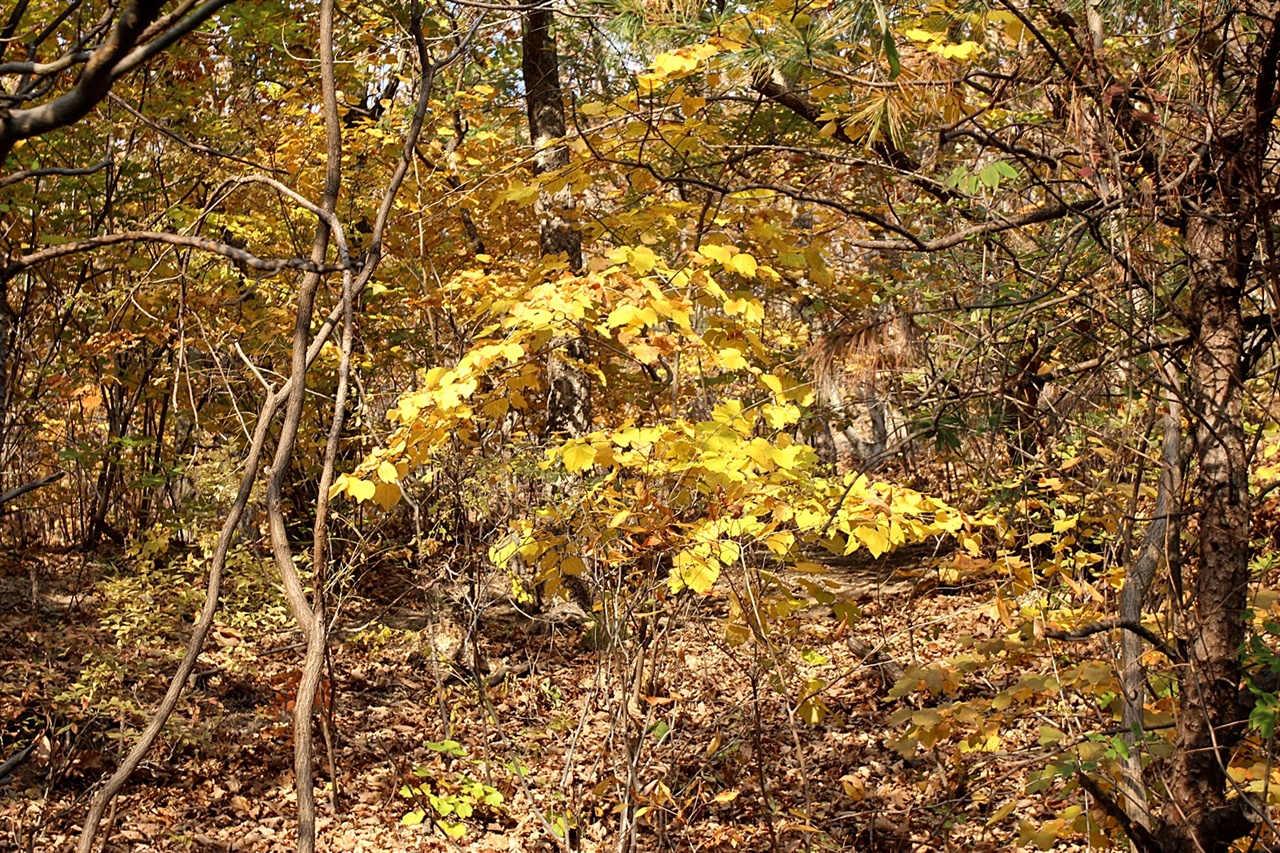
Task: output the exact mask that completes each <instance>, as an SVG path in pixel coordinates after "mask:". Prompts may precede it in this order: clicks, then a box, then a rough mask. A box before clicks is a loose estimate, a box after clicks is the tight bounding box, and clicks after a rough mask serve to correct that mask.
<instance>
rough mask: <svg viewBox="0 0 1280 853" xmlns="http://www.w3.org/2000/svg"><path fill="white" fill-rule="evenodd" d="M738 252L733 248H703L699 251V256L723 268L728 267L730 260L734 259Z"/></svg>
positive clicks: (712, 246)
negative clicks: (735, 253)
mask: <svg viewBox="0 0 1280 853" xmlns="http://www.w3.org/2000/svg"><path fill="white" fill-rule="evenodd" d="M736 251H737V250H736V249H734V248H733V247H731V246H714V245H711V246H702V247H701V248H699V249H698V252H699V254H701V255H702V257H704V258H707V259H708V260H712V261H715V262H716V263H718V264H720V265H721V266H726V267H727V266H728V265H729V259H730V258H731V257H733V253H734V252H736Z"/></svg>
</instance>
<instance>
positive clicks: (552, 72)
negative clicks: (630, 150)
mask: <svg viewBox="0 0 1280 853" xmlns="http://www.w3.org/2000/svg"><path fill="white" fill-rule="evenodd" d="M554 22H555V13H554V12H552V10H551V7H550V5H549V2H548V0H539V2H538V3H537V4H536V5H534V6H533V7H532V8H530V9H529V10H528V11H527V12H526V13H525V16H524V21H523V30H522V47H523V51H524V53H523V57H522V59H521V66H520V67H521V72H522V74H523V77H524V89H525V101H526V106H527V107H528V112H529V139H530V141H531V142H532V143H533V173H534V174H535V175H545V174H547V173H550V172H555V171H556V170H558V169H563V168H564V167H565V166H567V165H569V147H568V146H567V145H565V144H564V143H563V141H561V140H563V138H564V135H565V118H564V96H563V93H562V92H561V90H560V56H559V54H558V53H557V51H556V38H555V33H554V31H553V30H552V25H553V24H554ZM573 208H574V199H573V193H572V191H571V190H570V189H569V188H568V187H564V188H562V189H560V190H558V191H556V192H550V191H548V190H545V189H544V190H542V191H541V192H539V193H538V201H537V204H536V206H535V211H536V213H537V214H538V220H539V223H538V243H539V246H540V247H541V249H542V254H543V256H544V259H545V257H546V256H547V255H556V256H559V255H563V256H564V258H565V262H566V263H567V264H568V266H569V269H570V271H572V272H574V273H577V272H581V271H582V232H581V231H579V230H578V229H577V227H576V226H574V225H573V223H572V222H570V221H569V220H568V219H567V218H566V216H567V215H568V214H569V213H570V212H571V211H572V210H573ZM589 356H590V352H589V348H588V346H587V341H586V339H585V338H583V337H576V338H574V337H570V336H567V335H562V336H558V337H556V338H554V339H553V340H552V341H551V356H550V361H549V362H548V364H547V385H548V388H547V428H546V431H547V433H548V434H551V435H554V434H556V433H560V434H565V435H569V436H579V435H582V434H583V433H585V432H586V431H587V430H589V429H590V428H591V409H590V402H591V380H590V378H589V377H588V376H587V374H586V372H585V371H584V370H583V369H582V367H581V366H580V363H581V362H585V361H586V360H587V359H588V358H589Z"/></svg>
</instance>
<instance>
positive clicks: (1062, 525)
mask: <svg viewBox="0 0 1280 853" xmlns="http://www.w3.org/2000/svg"><path fill="white" fill-rule="evenodd" d="M1077 520H1079V516H1076V515H1073V516H1071V517H1069V518H1060V519H1058V520H1057V521H1055V522H1054V523H1053V532H1054V533H1064V532H1066V531H1068V530H1070V529H1071V528H1073V527H1075V526H1076V521H1077Z"/></svg>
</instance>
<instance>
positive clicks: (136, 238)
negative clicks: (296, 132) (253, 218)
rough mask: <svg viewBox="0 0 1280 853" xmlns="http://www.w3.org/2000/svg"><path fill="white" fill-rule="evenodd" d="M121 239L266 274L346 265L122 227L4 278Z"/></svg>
mask: <svg viewBox="0 0 1280 853" xmlns="http://www.w3.org/2000/svg"><path fill="white" fill-rule="evenodd" d="M121 243H165V244H167V245H170V246H178V247H179V248H185V249H199V250H201V251H204V252H211V253H213V254H215V255H222V256H223V257H226V258H230V259H231V260H233V261H236V262H237V263H241V264H244V265H245V266H247V267H249V268H251V269H255V270H259V271H261V272H262V273H264V274H266V275H274V274H275V273H280V272H284V271H285V270H302V271H303V272H309V273H318V274H324V273H333V272H341V271H342V270H343V269H344V267H343V266H341V265H333V264H322V263H316V262H315V261H309V260H306V259H305V258H260V257H258V256H257V255H254V254H252V253H250V252H246V251H245V250H244V249H239V248H236V247H235V246H231V245H228V244H226V243H219V242H217V241H216V240H209V239H207V238H205V237H193V236H190V235H187V234H169V233H166V232H164V231H119V232H117V233H114V234H102V235H99V236H97V237H89V238H87V239H85V240H77V241H75V242H73V243H63V244H61V245H58V246H50V247H49V248H47V249H41V250H40V251H38V252H32V253H31V254H29V255H23V256H22V257H20V258H18V259H17V260H15V261H12V262H10V263H9V264H8V265H7V266H5V267H4V268H3V269H0V282H4V281H8V280H10V279H12V278H13V277H14V276H16V275H17V274H18V273H20V272H22V271H24V270H28V269H30V268H31V267H34V266H37V265H39V264H42V263H46V262H47V261H53V260H57V259H58V258H64V257H66V256H68V255H75V254H79V253H81V252H91V251H93V250H94V249H98V248H101V247H103V246H115V245H119V244H121Z"/></svg>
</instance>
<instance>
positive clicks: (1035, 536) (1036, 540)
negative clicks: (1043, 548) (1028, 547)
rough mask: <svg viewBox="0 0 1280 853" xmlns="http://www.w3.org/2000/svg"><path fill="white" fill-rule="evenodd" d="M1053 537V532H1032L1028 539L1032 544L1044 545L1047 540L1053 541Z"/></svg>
mask: <svg viewBox="0 0 1280 853" xmlns="http://www.w3.org/2000/svg"><path fill="white" fill-rule="evenodd" d="M1052 539H1053V534H1052V533H1032V534H1031V536H1030V537H1029V538H1028V541H1029V542H1030V543H1031V544H1032V545H1043V544H1044V543H1046V542H1049V541H1052Z"/></svg>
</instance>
